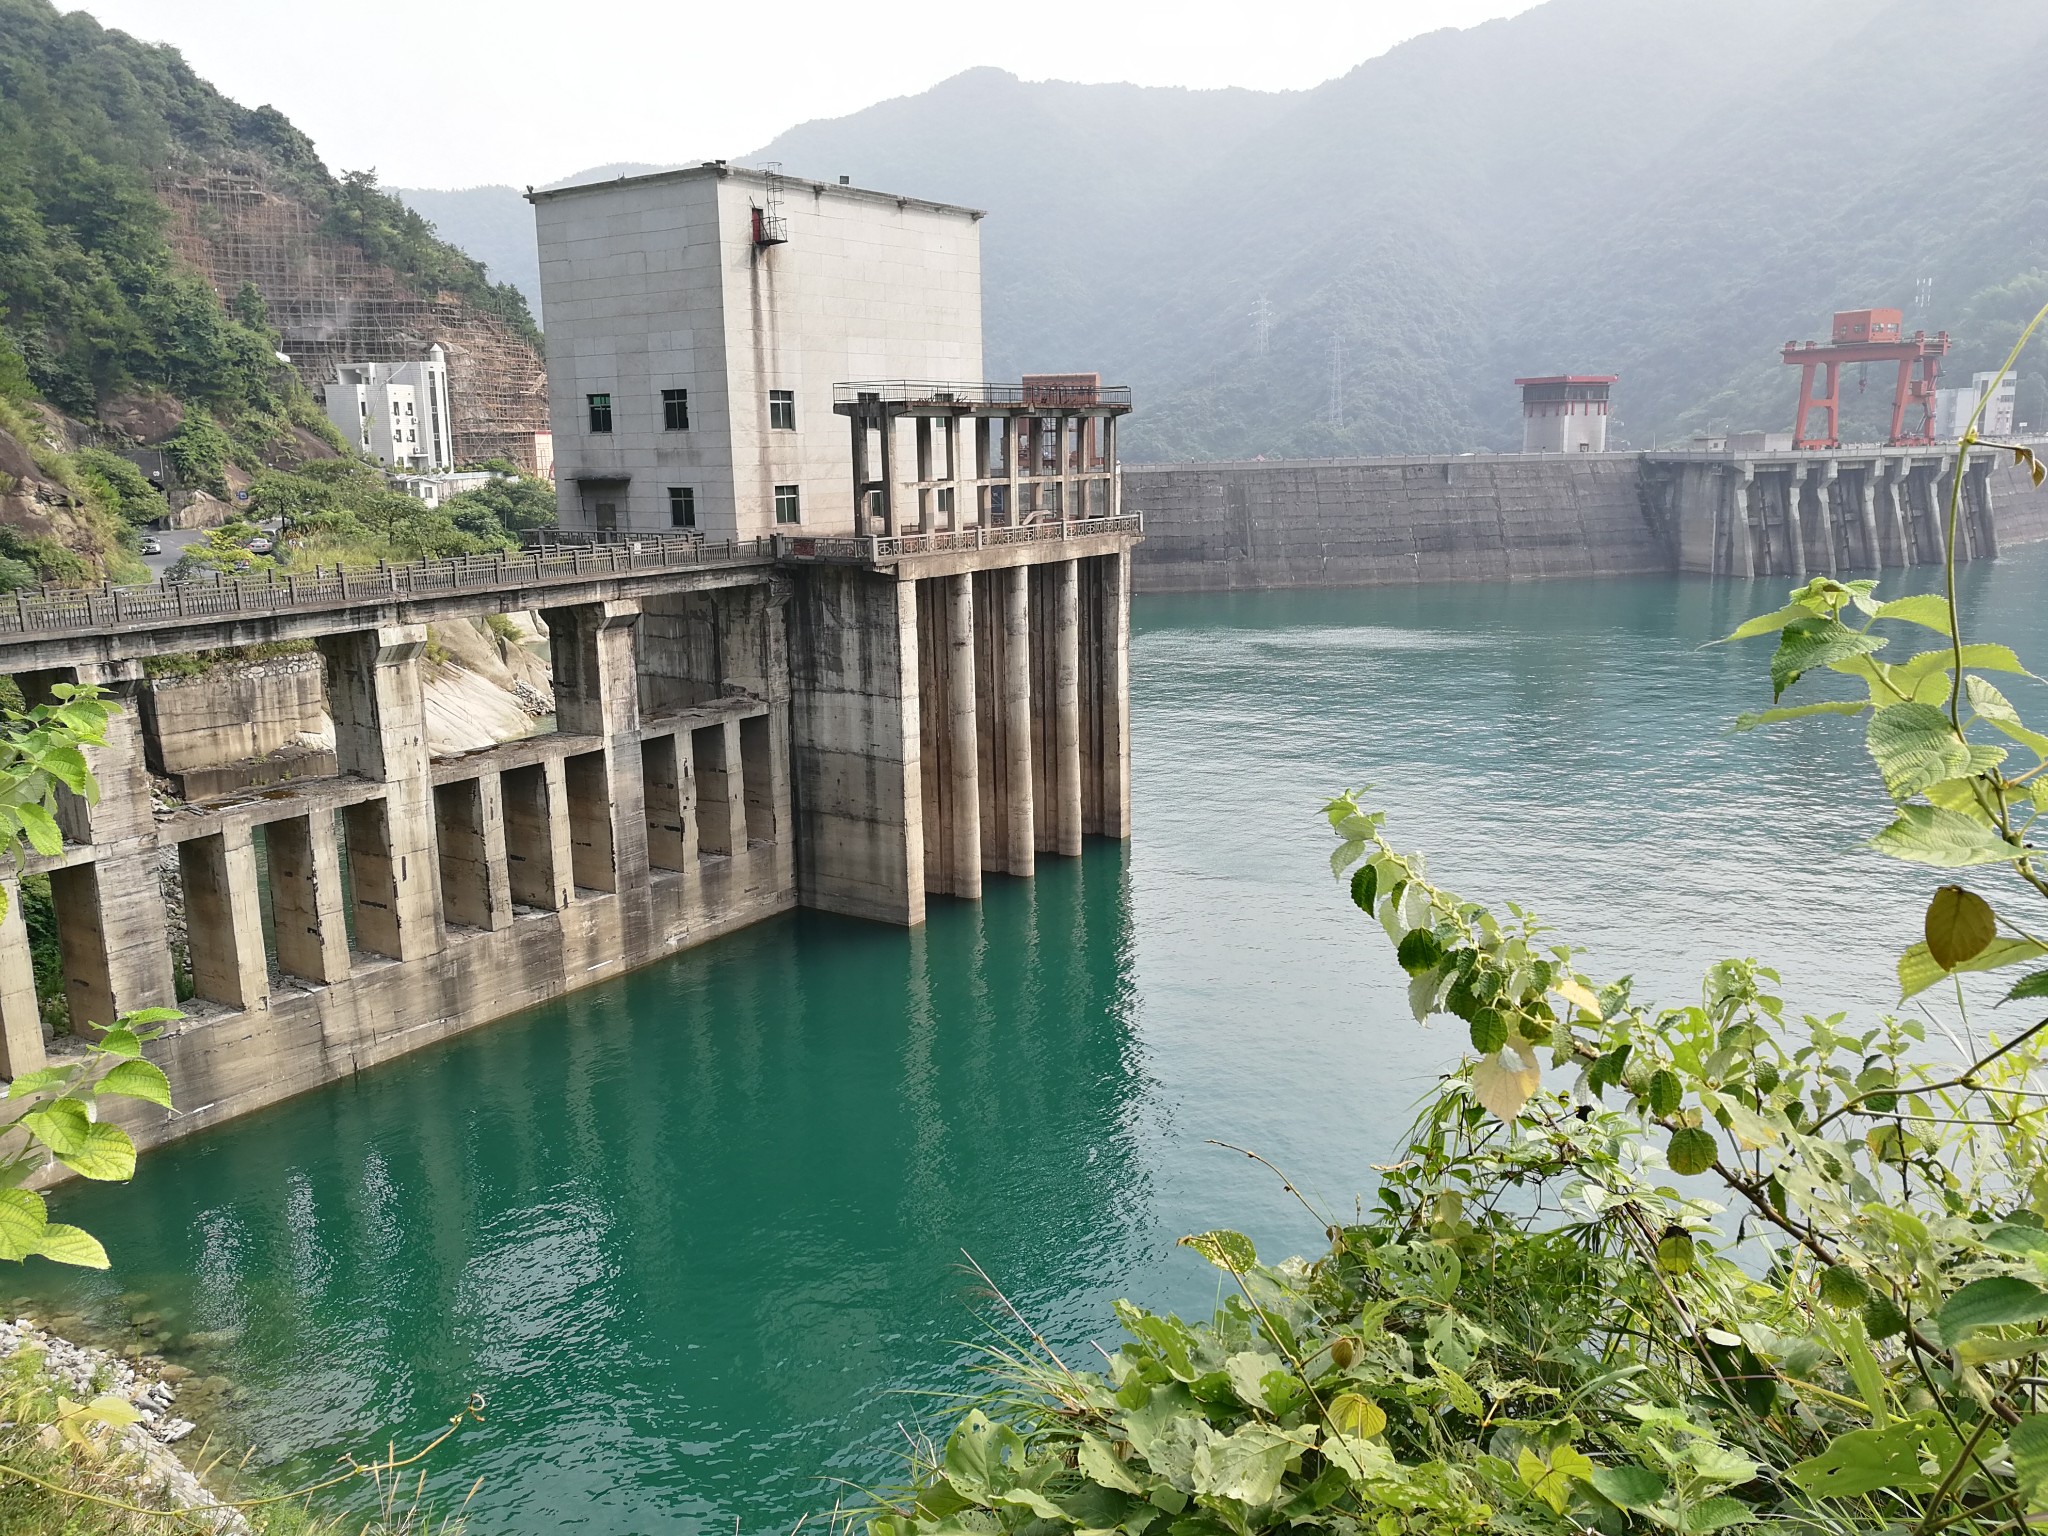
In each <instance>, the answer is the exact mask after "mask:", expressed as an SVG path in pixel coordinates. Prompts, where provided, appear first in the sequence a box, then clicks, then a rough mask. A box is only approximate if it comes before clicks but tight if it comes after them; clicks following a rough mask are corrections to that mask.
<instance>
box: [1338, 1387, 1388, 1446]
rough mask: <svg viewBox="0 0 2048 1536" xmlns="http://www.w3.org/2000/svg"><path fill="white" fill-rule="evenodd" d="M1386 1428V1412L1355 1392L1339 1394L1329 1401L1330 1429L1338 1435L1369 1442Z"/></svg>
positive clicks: (1369, 1399)
mask: <svg viewBox="0 0 2048 1536" xmlns="http://www.w3.org/2000/svg"><path fill="white" fill-rule="evenodd" d="M1386 1427H1387V1414H1386V1410H1385V1409H1383V1408H1382V1407H1380V1405H1379V1404H1378V1403H1376V1402H1374V1401H1373V1400H1372V1399H1371V1398H1369V1397H1366V1396H1364V1395H1362V1394H1360V1393H1357V1392H1340V1393H1338V1394H1337V1395H1336V1396H1335V1397H1333V1398H1331V1399H1330V1428H1331V1430H1332V1431H1333V1432H1334V1433H1336V1434H1340V1435H1350V1436H1353V1437H1354V1438H1356V1439H1359V1440H1370V1439H1371V1438H1372V1437H1373V1436H1374V1435H1377V1434H1379V1433H1380V1432H1381V1431H1382V1430H1384V1429H1385V1428H1386Z"/></svg>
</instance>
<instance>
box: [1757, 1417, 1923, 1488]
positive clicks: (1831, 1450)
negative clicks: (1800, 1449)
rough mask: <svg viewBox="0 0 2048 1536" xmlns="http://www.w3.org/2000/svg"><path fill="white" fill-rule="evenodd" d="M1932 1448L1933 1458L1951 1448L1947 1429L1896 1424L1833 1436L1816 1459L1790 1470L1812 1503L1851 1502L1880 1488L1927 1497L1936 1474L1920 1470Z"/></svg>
mask: <svg viewBox="0 0 2048 1536" xmlns="http://www.w3.org/2000/svg"><path fill="white" fill-rule="evenodd" d="M1930 1441H1933V1442H1934V1443H1935V1447H1936V1450H1937V1454H1939V1453H1940V1451H1942V1450H1946V1449H1947V1448H1948V1447H1949V1446H1950V1445H1953V1443H1954V1442H1953V1438H1952V1437H1951V1436H1949V1435H1948V1434H1947V1432H1946V1430H1945V1429H1939V1428H1938V1427H1935V1426H1931V1425H1930V1424H1929V1422H1928V1421H1927V1420H1926V1419H1920V1418H1913V1419H1900V1420H1899V1421H1898V1422H1897V1423H1895V1424H1892V1425H1890V1426H1888V1427H1886V1428H1884V1429H1856V1430H1851V1431H1850V1432H1849V1433H1848V1434H1846V1435H1837V1436H1836V1437H1835V1438H1834V1440H1833V1441H1831V1442H1830V1443H1829V1445H1828V1448H1827V1449H1826V1450H1824V1451H1822V1452H1821V1453H1820V1454H1819V1455H1818V1456H1809V1457H1807V1458H1806V1460H1804V1461H1802V1462H1800V1463H1798V1464H1797V1465H1796V1466H1794V1467H1793V1468H1792V1474H1791V1475H1792V1481H1793V1482H1795V1483H1797V1484H1798V1485H1799V1486H1800V1487H1801V1488H1802V1489H1804V1490H1805V1491H1806V1492H1808V1493H1810V1494H1812V1495H1813V1496H1814V1497H1816V1498H1824V1499H1825V1498H1839V1499H1853V1498H1856V1497H1859V1496H1860V1495H1862V1494H1866V1493H1875V1492H1876V1491H1877V1490H1878V1489H1880V1488H1896V1489H1898V1490H1899V1491H1900V1492H1901V1493H1929V1492H1932V1491H1933V1490H1934V1488H1935V1487H1936V1486H1937V1484H1938V1483H1939V1481H1940V1474H1939V1473H1938V1472H1937V1473H1934V1474H1929V1473H1927V1472H1924V1471H1922V1470H1921V1467H1920V1461H1921V1447H1922V1446H1924V1445H1927V1444H1928V1443H1929V1442H1930Z"/></svg>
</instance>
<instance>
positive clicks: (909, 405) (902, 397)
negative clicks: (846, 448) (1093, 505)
mask: <svg viewBox="0 0 2048 1536" xmlns="http://www.w3.org/2000/svg"><path fill="white" fill-rule="evenodd" d="M869 407H873V408H882V407H886V408H888V409H889V410H891V411H892V412H894V413H896V414H899V415H929V416H961V415H975V416H981V415H1011V416H1018V415H1028V414H1030V413H1032V412H1046V411H1057V412H1066V413H1074V414H1082V415H1090V416H1098V415H1099V416H1121V415H1123V414H1125V413H1126V412H1128V411H1129V410H1130V409H1131V390H1130V386H1129V385H1127V384H1102V383H1098V382H1095V381H1094V379H1093V376H1092V375H1086V374H1082V375H1075V374H1060V375H1052V376H1047V377H1043V378H1031V377H1028V376H1027V377H1026V378H1025V379H1023V380H1022V381H1021V382H1019V383H1016V384H993V383H988V382H986V381H983V382H979V383H962V382H952V383H947V382H942V381H938V380H931V379H877V380H868V381H863V382H856V383H849V384H835V385H833V386H832V409H833V410H835V411H837V412H838V413H839V414H840V415H842V416H851V415H856V414H860V413H862V412H863V410H864V409H865V408H869Z"/></svg>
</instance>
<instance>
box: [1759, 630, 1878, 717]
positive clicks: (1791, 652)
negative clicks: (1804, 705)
mask: <svg viewBox="0 0 2048 1536" xmlns="http://www.w3.org/2000/svg"><path fill="white" fill-rule="evenodd" d="M1884 644H1885V642H1884V639H1883V637H1881V636H1878V635H1868V634H1863V633H1861V632H1859V631H1857V630H1853V629H1851V628H1849V626H1848V625H1846V624H1844V623H1843V622H1842V621H1841V620H1840V619H1834V618H1825V619H1824V618H1815V617H1812V616H1808V617H1806V618H1801V619H1794V620H1793V621H1792V622H1791V623H1790V624H1787V625H1786V626H1785V629H1784V633H1783V635H1782V637H1781V638H1780V639H1779V641H1778V649H1777V651H1776V652H1775V653H1774V654H1773V655H1772V657H1771V702H1772V703H1774V704H1775V703H1776V702H1777V701H1778V700H1779V699H1780V698H1782V697H1783V696H1784V693H1785V690H1786V689H1787V688H1790V687H1791V686H1792V685H1793V684H1794V683H1796V682H1798V681H1799V679H1800V677H1801V676H1802V675H1804V674H1805V673H1808V672H1811V671H1812V670H1813V669H1814V668H1815V667H1824V666H1826V665H1827V664H1828V663H1830V662H1834V661H1844V660H1846V659H1847V658H1849V657H1851V656H1868V655H1869V654H1871V653H1872V652H1873V651H1879V650H1882V649H1884Z"/></svg>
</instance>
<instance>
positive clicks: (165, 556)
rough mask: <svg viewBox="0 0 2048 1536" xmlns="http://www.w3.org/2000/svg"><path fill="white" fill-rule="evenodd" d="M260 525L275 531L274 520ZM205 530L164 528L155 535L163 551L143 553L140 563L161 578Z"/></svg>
mask: <svg viewBox="0 0 2048 1536" xmlns="http://www.w3.org/2000/svg"><path fill="white" fill-rule="evenodd" d="M261 526H263V527H264V528H265V529H267V530H269V531H270V532H272V533H275V532H276V526H277V525H276V524H275V523H274V522H272V523H265V524H263V525H261ZM207 532H208V530H207V529H204V528H165V529H163V530H161V531H160V532H158V533H157V534H156V535H155V538H156V540H157V542H158V543H160V544H162V545H163V547H164V552H163V553H162V554H160V555H144V556H143V557H142V563H143V564H144V565H146V566H148V567H149V574H150V575H152V576H155V577H158V578H161V577H162V576H163V575H164V574H165V573H166V572H168V571H169V570H170V568H171V567H172V566H174V565H176V564H177V563H178V557H179V556H180V555H182V554H183V553H184V552H185V547H186V546H187V545H188V544H197V543H198V542H199V541H200V540H201V539H203V538H205V537H206V535H207Z"/></svg>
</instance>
